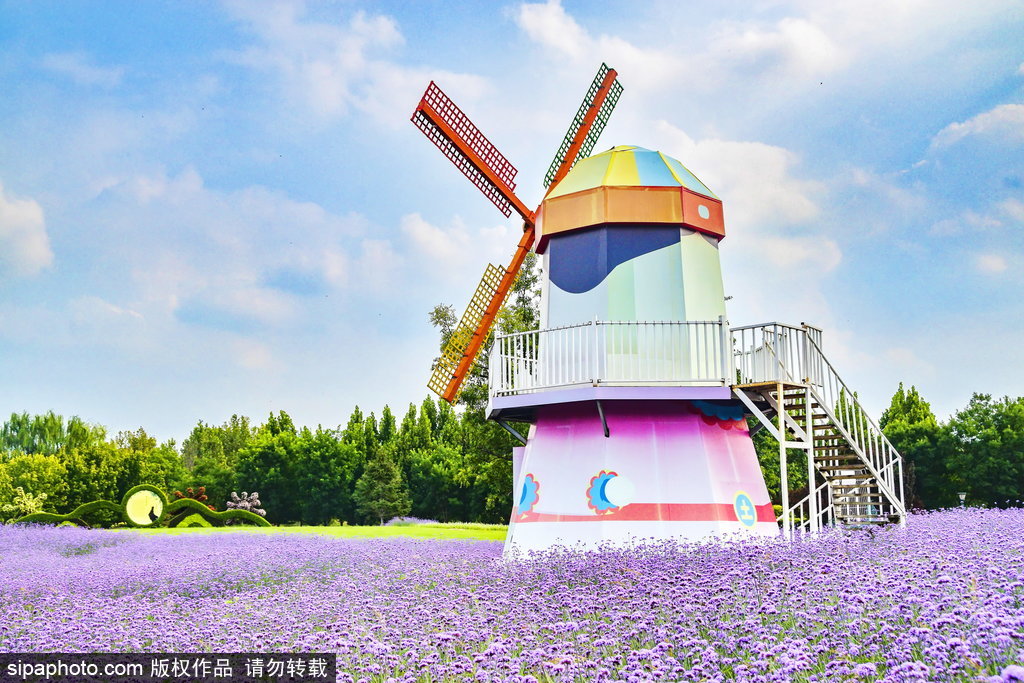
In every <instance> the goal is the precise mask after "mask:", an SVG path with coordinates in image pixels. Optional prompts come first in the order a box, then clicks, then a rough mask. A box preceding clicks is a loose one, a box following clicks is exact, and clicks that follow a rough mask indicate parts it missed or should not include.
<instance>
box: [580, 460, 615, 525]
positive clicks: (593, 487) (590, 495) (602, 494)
mask: <svg viewBox="0 0 1024 683" xmlns="http://www.w3.org/2000/svg"><path fill="white" fill-rule="evenodd" d="M617 476H619V475H618V474H617V473H616V472H610V471H608V470H601V471H600V472H598V473H597V474H595V475H594V476H593V477H591V478H590V488H588V489H587V505H588V506H589V507H590V509H591V510H593V511H594V512H596V513H597V514H599V515H604V514H607V513H609V512H615V511H616V510H618V509H619V506H618V505H616V504H615V503H613V502H612V501H610V500H608V493H607V491H606V490H605V489H606V488H607V486H608V482H610V481H611V480H612V479H614V478H615V477H617Z"/></svg>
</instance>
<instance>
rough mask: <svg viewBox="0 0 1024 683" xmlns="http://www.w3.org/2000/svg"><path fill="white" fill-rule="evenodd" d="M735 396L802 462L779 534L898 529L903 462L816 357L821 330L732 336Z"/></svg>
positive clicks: (779, 329)
mask: <svg viewBox="0 0 1024 683" xmlns="http://www.w3.org/2000/svg"><path fill="white" fill-rule="evenodd" d="M732 335H733V351H734V354H735V357H736V366H737V371H738V377H737V382H736V384H735V385H734V387H733V391H734V393H735V395H736V396H737V397H738V398H739V399H740V400H741V401H742V402H743V403H744V405H745V406H746V407H747V410H748V411H749V413H750V414H752V415H754V416H755V417H757V419H758V421H759V423H760V424H759V426H760V427H761V428H764V429H768V430H769V432H770V433H771V434H772V436H774V437H775V438H776V439H777V440H778V442H779V453H780V456H779V457H780V470H781V479H782V481H786V480H787V476H788V473H787V458H786V451H787V450H788V449H800V450H803V451H805V453H806V455H807V468H808V471H807V480H808V491H809V492H808V494H807V495H806V496H805V497H803V498H802V499H800V500H799V501H797V502H796V503H794V504H792V505H791V504H790V501H789V491H788V490H787V487H786V486H783V487H782V491H781V493H782V499H783V500H782V508H783V510H782V515H781V517H780V521H781V523H782V526H783V530H784V531H785V533H786V534H787V535H792V533H793V531H795V530H801V531H816V530H818V529H820V528H821V527H823V526H832V525H869V524H884V523H891V522H899V523H901V524H902V523H903V522H904V520H905V517H906V509H905V507H904V504H903V462H902V458H901V457H900V455H899V453H898V452H897V451H896V449H895V448H893V446H892V444H890V443H889V440H888V439H886V438H885V435H884V434H883V433H882V430H881V429H879V428H878V425H877V424H875V422H874V421H873V420H872V419H871V418H870V417H869V416H868V415H867V413H866V412H865V411H864V409H863V408H862V407H861V405H860V403H859V402H858V401H857V397H856V395H855V394H854V393H853V392H852V391H850V389H849V387H848V386H847V385H846V384H845V383H844V382H843V381H842V379H841V378H840V377H839V375H838V373H837V372H836V371H835V369H834V368H833V367H832V365H831V363H829V361H828V359H827V358H826V357H825V355H824V354H823V353H822V351H821V347H820V340H821V331H820V330H818V329H817V328H814V327H811V326H809V325H803V326H801V327H795V326H791V325H782V324H778V323H771V324H767V325H754V326H748V327H739V328H733V329H732Z"/></svg>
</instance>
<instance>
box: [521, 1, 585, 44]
mask: <svg viewBox="0 0 1024 683" xmlns="http://www.w3.org/2000/svg"><path fill="white" fill-rule="evenodd" d="M516 22H517V23H518V24H519V26H520V27H521V28H522V29H523V30H524V31H526V34H527V35H528V36H530V38H531V39H532V40H533V41H534V42H537V43H540V44H541V45H544V46H545V47H549V48H551V49H553V50H555V51H557V52H562V53H563V54H565V55H566V56H567V57H572V58H574V59H579V58H580V57H582V56H584V53H585V52H586V51H588V49H589V47H590V43H591V38H590V35H589V34H588V33H587V32H586V31H585V30H584V29H583V27H582V26H580V25H579V24H577V23H576V20H575V19H573V18H572V17H570V16H569V14H568V13H567V12H566V11H565V8H563V7H562V3H561V2H560V0H549V1H548V2H545V3H523V4H522V5H520V6H519V12H518V14H517V15H516Z"/></svg>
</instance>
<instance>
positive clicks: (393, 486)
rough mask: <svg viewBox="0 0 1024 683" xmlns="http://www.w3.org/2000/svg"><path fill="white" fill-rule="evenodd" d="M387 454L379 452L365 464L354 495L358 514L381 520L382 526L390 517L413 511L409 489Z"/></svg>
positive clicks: (383, 451) (385, 450)
mask: <svg viewBox="0 0 1024 683" xmlns="http://www.w3.org/2000/svg"><path fill="white" fill-rule="evenodd" d="M388 451H389V449H387V448H382V449H380V450H379V451H378V452H377V454H376V455H374V456H373V457H372V458H370V459H369V460H368V461H367V463H366V468H365V469H364V470H363V474H362V476H361V477H359V481H357V482H356V487H355V492H354V498H355V502H356V505H357V507H358V510H359V513H360V514H362V515H363V516H364V517H365V518H367V519H376V520H380V523H381V524H382V525H383V524H384V522H386V521H387V520H389V519H391V518H392V517H400V516H402V515H407V514H409V510H410V509H411V508H412V501H411V500H410V498H409V487H408V486H407V485H406V483H405V481H404V480H403V479H402V471H401V469H399V467H398V465H396V464H395V462H394V461H393V459H392V457H391V455H390V453H389V452H388Z"/></svg>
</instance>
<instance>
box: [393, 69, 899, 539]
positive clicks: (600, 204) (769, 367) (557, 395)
mask: <svg viewBox="0 0 1024 683" xmlns="http://www.w3.org/2000/svg"><path fill="white" fill-rule="evenodd" d="M621 92H622V87H621V85H619V83H618V80H617V75H616V72H615V71H614V70H613V69H610V68H608V67H607V66H606V65H602V66H601V69H600V70H599V71H598V74H597V76H596V78H595V79H594V81H593V83H592V84H591V86H590V88H589V90H588V91H587V95H586V97H585V98H584V100H583V103H582V104H581V106H580V108H579V111H578V112H577V114H576V116H575V118H574V119H573V121H572V124H571V125H570V126H569V131H568V133H567V134H566V136H565V138H564V140H563V141H562V144H561V146H560V147H559V149H558V152H557V153H556V154H555V158H554V160H553V161H552V163H551V167H550V168H549V170H548V172H547V174H546V175H545V178H544V184H545V187H546V188H547V190H546V192H545V195H544V199H543V200H542V201H541V204H540V206H538V207H537V208H536V209H533V210H531V209H530V208H529V207H528V206H527V205H526V204H524V203H523V202H522V201H521V200H520V199H519V198H518V197H517V196H516V194H515V177H516V169H515V167H514V166H513V165H512V164H511V163H510V162H509V161H508V159H507V158H506V157H504V156H503V155H502V154H501V153H500V152H498V150H497V149H496V148H495V147H494V145H493V144H491V143H490V141H488V140H487V138H486V137H485V136H484V135H483V134H482V133H481V132H480V130H479V129H478V128H477V127H476V126H474V125H473V123H472V122H471V121H470V120H469V118H468V117H467V116H466V115H465V114H464V113H463V112H462V110H460V109H459V108H458V107H457V106H456V105H455V104H454V103H453V102H452V101H451V100H450V99H449V98H448V97H446V96H445V95H444V93H442V92H441V90H440V89H439V88H438V87H437V86H436V85H435V84H434V83H431V84H430V86H429V87H428V88H427V91H426V93H425V94H424V96H423V99H422V100H421V101H420V103H419V106H418V107H417V108H416V111H415V113H414V114H413V117H412V120H413V122H414V123H415V124H416V125H417V126H418V127H419V128H420V129H421V130H422V131H423V132H424V133H425V134H426V135H427V137H428V139H430V140H431V142H433V143H434V144H435V145H436V146H437V147H438V148H439V149H441V151H442V152H443V153H444V154H445V156H447V157H448V158H449V159H450V160H451V161H452V162H453V163H454V164H455V165H456V167H457V168H458V169H459V170H460V171H462V172H463V173H464V174H465V175H466V177H468V178H469V179H470V181H472V182H473V184H474V185H476V186H477V188H478V189H480V190H481V191H482V192H483V193H484V195H485V196H486V197H487V198H488V199H490V200H491V201H492V202H493V203H494V204H495V206H497V207H498V209H499V210H501V211H502V213H504V214H505V215H506V216H511V214H512V211H515V212H516V213H518V214H519V215H520V216H521V217H522V219H523V236H522V239H521V240H520V241H519V245H518V246H517V248H516V252H515V254H514V256H513V257H512V259H511V262H510V263H509V265H508V267H506V268H500V267H498V266H494V265H490V266H488V267H487V270H486V272H485V273H484V277H483V278H482V280H481V282H480V285H479V286H478V287H477V290H476V292H475V294H474V295H473V298H472V300H471V302H470V305H469V307H468V308H467V310H466V313H465V314H464V315H463V316H462V318H461V320H460V321H459V323H458V326H457V327H456V329H455V330H454V333H453V334H452V336H451V339H450V341H449V342H448V343H447V345H446V346H445V347H444V349H443V350H442V357H441V359H440V360H439V362H438V363H437V365H436V366H435V369H434V373H433V375H432V377H431V379H430V382H429V386H430V388H431V389H432V390H433V391H435V392H436V393H437V394H439V395H440V396H441V397H442V398H444V399H445V400H447V401H449V402H451V401H454V399H455V398H456V396H457V394H458V391H459V387H460V385H461V384H462V382H463V380H464V379H465V377H466V374H467V373H468V372H469V370H470V368H471V366H472V364H473V362H474V359H475V358H476V356H477V353H478V352H479V350H480V348H481V346H482V345H483V343H484V342H485V340H486V338H487V336H488V333H489V331H490V329H491V326H492V324H493V322H494V319H495V316H496V315H497V313H498V311H499V309H500V308H501V305H502V303H503V302H504V300H505V297H506V296H507V294H508V292H509V290H510V289H511V287H512V285H513V283H514V282H515V278H516V276H517V274H518V273H519V270H520V269H521V267H522V265H523V262H524V260H525V259H526V256H527V254H528V253H529V252H530V250H531V249H532V250H533V251H535V252H536V253H537V254H538V255H539V256H540V257H541V258H542V259H543V261H542V263H543V267H542V282H541V302H540V317H541V321H540V323H541V324H540V329H538V330H534V331H529V332H519V333H513V334H507V335H498V336H496V338H495V342H494V345H493V347H492V349H491V354H490V359H489V363H490V364H489V385H490V386H489V392H490V393H489V402H488V417H489V418H490V419H493V420H496V421H498V422H499V423H500V424H502V425H503V426H505V427H506V429H508V430H509V431H510V432H512V433H513V435H514V436H516V437H517V438H518V439H519V440H520V442H521V443H522V444H523V446H522V447H517V448H515V449H513V486H514V488H513V490H514V493H515V495H514V500H513V506H512V512H511V515H510V520H509V522H510V523H509V535H508V537H507V539H506V543H505V549H506V553H510V554H515V553H517V552H520V551H534V550H544V549H547V548H550V547H552V546H555V545H582V546H584V547H600V546H601V545H602V544H604V543H632V542H635V541H636V540H638V539H670V540H693V539H699V538H704V537H707V536H714V535H720V534H726V533H741V534H749V535H757V536H775V535H777V534H778V533H779V524H780V523H781V526H782V528H783V531H784V533H786V534H787V535H792V533H793V532H794V531H795V530H798V529H801V530H807V531H815V530H817V529H819V528H821V527H822V526H825V525H828V524H842V523H847V524H849V523H879V522H887V521H889V520H890V519H900V520H902V519H903V518H904V516H905V508H904V506H903V490H902V460H901V459H900V456H899V454H898V453H897V452H896V451H895V449H893V448H892V445H891V444H889V442H888V441H887V440H886V439H885V436H884V434H882V433H881V431H880V430H879V429H878V428H877V425H875V423H873V422H872V421H871V420H870V418H868V417H867V416H866V414H865V413H864V411H863V409H862V408H861V407H860V406H859V405H858V404H857V403H856V396H855V394H854V392H852V391H851V390H850V389H849V387H847V386H846V385H845V384H844V383H843V382H842V380H841V379H839V377H838V375H837V374H836V373H835V370H834V369H833V367H832V365H831V364H830V363H829V362H828V360H827V359H826V358H825V356H824V354H823V353H822V351H821V347H820V342H821V331H820V330H819V329H817V328H814V327H812V326H810V325H805V324H801V325H800V326H799V327H797V326H790V325H782V324H779V323H768V324H763V325H751V326H746V327H738V328H730V326H729V323H728V321H727V319H726V311H725V301H726V297H725V294H724V287H723V283H722V269H721V264H720V261H719V243H720V242H721V241H722V239H723V238H724V237H725V222H724V217H723V209H722V202H721V200H720V199H719V198H718V197H717V196H716V195H715V194H714V193H713V192H712V191H711V190H710V188H708V186H707V185H705V184H704V183H703V182H702V181H701V180H700V179H699V178H697V176H696V175H694V174H693V173H692V172H691V171H690V170H689V169H687V168H686V167H685V166H683V164H681V163H680V162H679V161H677V160H676V159H673V158H672V157H670V156H667V155H665V154H662V153H661V152H657V151H652V150H648V149H644V148H641V147H635V146H628V145H627V146H616V147H612V148H611V149H609V150H607V151H604V152H601V153H599V154H594V155H591V152H592V151H593V147H594V144H595V143H596V141H597V138H598V136H599V135H600V133H601V131H602V130H603V128H604V126H605V124H606V123H607V120H608V117H609V115H610V114H611V111H612V109H613V107H614V106H615V103H616V102H617V100H618V98H619V95H620V94H621ZM748 416H752V417H754V418H756V422H755V423H754V427H753V430H756V429H761V428H763V429H767V430H768V431H769V433H771V434H772V435H773V436H774V437H775V438H776V440H777V441H778V443H779V468H780V472H781V480H782V481H787V474H786V473H787V466H788V456H787V449H801V450H803V451H804V452H805V453H806V455H807V481H808V482H809V483H810V484H811V485H810V486H809V487H808V488H809V490H808V491H807V494H806V496H804V497H803V498H802V499H800V500H798V501H797V502H796V503H795V504H792V505H791V504H790V501H789V491H788V487H785V486H783V487H782V489H781V502H782V513H781V515H778V519H777V516H776V513H775V511H774V509H773V506H772V503H771V500H770V499H769V496H768V490H767V487H766V485H765V480H764V475H763V473H762V471H761V467H760V464H759V462H758V458H757V454H756V452H755V451H754V446H753V443H752V441H751V434H752V431H753V430H752V429H751V428H748V423H747V417H748ZM507 421H518V422H526V423H529V424H530V430H529V434H528V436H527V437H523V436H522V435H520V434H518V432H516V431H515V430H513V429H511V428H510V427H509V426H508V425H507Z"/></svg>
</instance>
